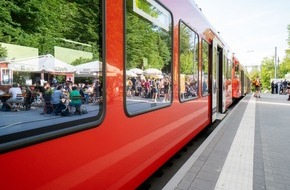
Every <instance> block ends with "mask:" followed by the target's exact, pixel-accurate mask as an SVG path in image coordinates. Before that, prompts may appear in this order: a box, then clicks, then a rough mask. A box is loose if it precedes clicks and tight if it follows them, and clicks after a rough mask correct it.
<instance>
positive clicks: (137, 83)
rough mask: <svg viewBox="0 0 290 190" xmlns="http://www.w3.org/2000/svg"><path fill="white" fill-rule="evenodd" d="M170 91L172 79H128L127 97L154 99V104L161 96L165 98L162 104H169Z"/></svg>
mask: <svg viewBox="0 0 290 190" xmlns="http://www.w3.org/2000/svg"><path fill="white" fill-rule="evenodd" d="M170 89H171V79H170V77H165V78H162V79H154V78H153V79H150V78H142V79H141V78H140V77H131V78H127V81H126V90H127V97H133V96H137V97H141V98H148V99H152V100H153V101H154V102H157V99H159V98H160V97H161V96H163V97H164V98H163V100H162V102H169V101H170V96H169V94H170V93H169V92H170Z"/></svg>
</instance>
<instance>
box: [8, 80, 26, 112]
mask: <svg viewBox="0 0 290 190" xmlns="http://www.w3.org/2000/svg"><path fill="white" fill-rule="evenodd" d="M9 94H10V95H11V98H9V99H8V100H6V104H7V105H8V106H9V107H10V108H11V109H12V110H15V111H19V110H18V109H16V103H17V99H18V97H17V95H18V96H19V95H21V96H22V91H21V88H20V87H19V86H18V85H17V84H16V83H13V84H12V87H11V88H10V89H9ZM20 98H21V97H20ZM22 99H23V97H22ZM23 101H24V99H23Z"/></svg>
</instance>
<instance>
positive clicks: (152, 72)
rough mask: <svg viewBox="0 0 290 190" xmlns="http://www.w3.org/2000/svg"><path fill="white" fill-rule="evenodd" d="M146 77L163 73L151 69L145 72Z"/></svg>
mask: <svg viewBox="0 0 290 190" xmlns="http://www.w3.org/2000/svg"><path fill="white" fill-rule="evenodd" d="M144 74H145V75H161V74H162V71H160V70H159V69H154V68H150V69H146V70H145V71H144Z"/></svg>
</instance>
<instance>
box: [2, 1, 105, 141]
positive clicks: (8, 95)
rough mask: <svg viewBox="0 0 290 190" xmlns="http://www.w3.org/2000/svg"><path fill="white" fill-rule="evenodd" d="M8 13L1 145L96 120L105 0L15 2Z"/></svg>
mask: <svg viewBox="0 0 290 190" xmlns="http://www.w3.org/2000/svg"><path fill="white" fill-rule="evenodd" d="M2 13H3V14H4V15H5V19H3V20H2V21H1V25H2V26H1V28H0V79H1V80H0V98H1V103H0V107H1V112H0V118H1V119H0V139H1V141H0V145H1V143H6V142H10V141H13V140H19V139H24V138H26V139H27V138H29V137H32V136H37V135H42V136H48V134H49V135H50V136H53V135H52V134H54V132H56V133H57V135H61V134H63V133H65V132H73V131H75V130H80V129H84V127H90V126H92V124H93V123H94V125H96V121H98V119H99V118H100V115H102V111H103V109H102V108H103V101H102V95H103V89H102V86H103V69H102V65H103V64H102V62H103V61H102V1H101V0H92V1H90V5H89V6H88V2H87V1H68V0H61V1H50V0H35V1H33V2H27V3H22V4H21V3H16V1H13V2H11V3H8V4H7V7H5V8H4V12H2ZM3 18H4V17H3ZM88 123H90V124H88Z"/></svg>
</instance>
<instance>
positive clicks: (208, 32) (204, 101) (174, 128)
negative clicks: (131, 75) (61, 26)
mask: <svg viewBox="0 0 290 190" xmlns="http://www.w3.org/2000/svg"><path fill="white" fill-rule="evenodd" d="M128 2H133V4H134V3H138V2H141V1H135V0H134V1H133V0H131V1H127V3H128ZM142 2H143V1H142ZM144 2H147V3H148V2H149V4H150V6H154V7H155V8H156V7H157V8H158V9H160V10H162V11H164V13H167V12H168V13H169V15H167V14H165V15H166V16H168V17H171V21H172V34H171V35H172V49H171V52H172V56H171V57H172V60H171V64H172V65H171V68H170V69H171V70H170V71H171V72H170V78H171V85H172V86H171V87H172V88H171V89H172V93H171V94H170V101H169V102H168V103H167V104H164V105H162V106H161V107H160V108H157V109H155V108H153V109H151V108H148V109H147V110H145V111H144V112H139V111H138V112H134V111H132V110H133V108H132V110H130V109H129V103H128V102H129V101H131V99H130V97H129V98H128V97H126V90H127V88H126V78H127V77H126V55H127V54H126V47H127V46H126V45H124V44H126V43H127V42H126V40H128V38H129V37H128V36H126V32H129V31H126V26H127V25H126V23H125V21H126V19H125V17H126V10H125V9H126V6H128V5H126V1H115V0H106V1H104V2H103V4H102V8H103V11H102V15H103V19H102V20H103V44H104V45H103V68H105V69H104V71H103V85H104V92H103V93H104V94H103V102H102V110H101V111H100V114H99V116H98V117H97V118H96V119H95V120H90V121H89V122H86V121H85V120H84V121H82V122H71V123H69V125H70V126H72V127H73V126H76V125H85V126H86V127H85V128H80V129H78V130H72V131H69V129H70V128H65V129H62V132H59V131H57V134H56V135H54V131H49V132H47V133H41V134H35V135H33V134H28V135H27V136H25V138H24V137H23V138H22V137H21V136H20V137H17V138H19V139H17V138H16V139H15V140H7V142H5V141H3V142H2V145H1V148H2V154H1V155H0V163H1V164H0V166H1V174H0V177H1V180H0V181H1V182H0V187H1V188H2V189H13V190H16V189H21V190H23V189H126V190H127V189H135V188H136V187H138V186H139V185H140V184H141V183H142V182H144V181H145V180H146V179H147V178H148V177H149V176H150V175H152V173H153V172H154V171H156V170H157V169H158V168H159V167H160V166H161V165H162V164H164V163H165V162H166V161H167V160H168V159H169V158H170V157H171V156H173V155H174V154H175V153H176V152H177V151H178V150H180V149H181V148H182V147H183V146H184V145H185V144H186V143H187V142H188V141H189V140H190V139H192V138H193V137H195V136H196V135H197V134H198V133H199V132H200V131H201V130H203V129H204V128H205V127H206V126H207V125H209V124H211V122H212V121H214V120H215V119H216V118H217V117H218V116H217V115H218V114H219V113H224V112H225V111H226V109H227V107H229V106H230V105H231V104H232V101H233V98H239V97H241V96H242V95H243V94H244V93H245V92H243V90H242V89H243V87H242V85H243V83H244V82H243V81H242V80H243V78H237V76H236V75H237V74H239V73H241V70H242V67H241V66H240V63H239V62H236V61H235V60H236V58H233V56H232V54H231V53H227V52H226V50H229V48H228V47H226V46H225V45H224V44H225V43H224V42H223V41H222V40H221V38H220V36H218V34H217V33H216V32H215V30H214V29H213V28H212V26H211V25H210V24H209V23H208V22H207V20H206V19H205V17H204V16H203V15H202V13H201V11H200V10H199V9H198V7H197V6H196V5H195V4H194V3H193V2H192V1H191V0H181V1H171V0H161V1H153V0H150V1H149V0H148V1H144ZM163 19H164V20H165V18H163ZM161 21H162V20H161ZM180 22H183V23H185V24H184V25H185V27H187V28H189V29H190V31H193V32H194V33H196V34H197V36H198V54H199V56H198V58H197V60H198V62H197V63H198V70H197V73H198V75H197V76H198V77H197V79H198V84H197V87H198V90H197V92H198V93H197V94H195V95H192V97H194V98H192V99H182V96H183V95H184V94H185V93H183V92H182V93H181V91H182V87H181V86H182V85H181V82H180V81H182V80H183V79H182V78H181V77H180V71H181V68H180V62H181V58H180V54H181V51H180V45H179V43H180V39H181V35H180V28H181V27H183V26H184V25H182V24H180ZM180 25H182V26H180ZM84 32H85V31H84ZM203 41H204V43H205V44H208V47H209V53H208V58H209V61H208V62H207V63H208V71H207V73H206V74H207V75H205V74H204V73H203V71H202V67H203V66H202V62H203V59H204V57H203V55H202V52H203V49H202V48H203V46H202V42H203ZM128 46H129V45H128ZM203 74H204V75H203ZM243 75H244V74H243ZM235 76H236V78H235ZM203 77H207V79H208V83H207V84H208V91H203V89H202V87H203V85H204V84H202V81H203ZM238 77H241V74H239V76H238ZM243 77H244V78H245V77H246V76H245V75H244V76H243ZM203 92H204V94H203ZM187 95H188V94H187ZM133 99H134V98H133ZM150 101H151V100H150ZM150 105H151V106H155V105H154V103H151V104H150ZM138 109H139V108H138ZM140 109H141V108H140ZM18 114H22V113H21V112H19V113H18ZM0 117H2V116H1V114H0ZM92 123H93V124H92ZM31 125H33V124H31ZM0 130H2V129H1V128H0ZM65 130H67V131H65ZM4 136H5V135H4ZM18 141H19V142H18ZM11 144H12V145H11Z"/></svg>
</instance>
